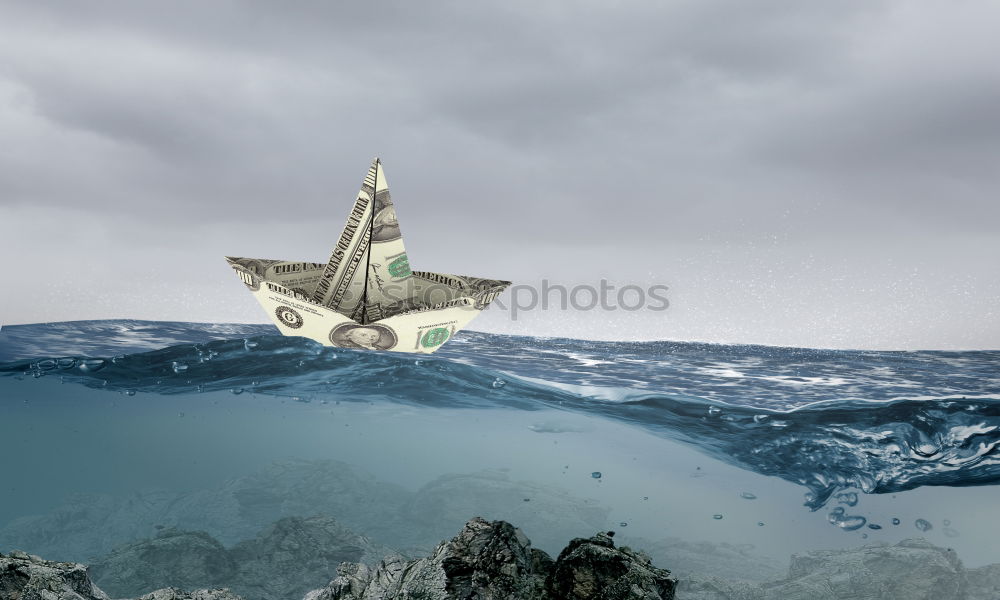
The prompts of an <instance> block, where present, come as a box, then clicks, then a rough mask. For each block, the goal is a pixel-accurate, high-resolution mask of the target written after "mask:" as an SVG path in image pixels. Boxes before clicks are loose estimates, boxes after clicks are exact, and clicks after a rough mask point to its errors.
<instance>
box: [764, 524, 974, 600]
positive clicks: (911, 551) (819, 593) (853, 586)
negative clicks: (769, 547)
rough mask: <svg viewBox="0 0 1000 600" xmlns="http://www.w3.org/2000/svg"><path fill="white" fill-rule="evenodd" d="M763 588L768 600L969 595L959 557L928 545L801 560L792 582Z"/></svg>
mask: <svg viewBox="0 0 1000 600" xmlns="http://www.w3.org/2000/svg"><path fill="white" fill-rule="evenodd" d="M764 587H765V589H766V594H765V597H766V598H781V599H782V600H799V599H801V600H826V599H828V598H829V599H840V598H856V599H857V600H883V599H885V598H906V599H907V600H939V599H940V598H953V599H955V600H958V599H961V598H966V597H967V595H968V586H967V579H966V574H965V570H964V569H963V567H962V562H961V561H960V560H959V559H958V556H957V555H956V554H955V552H954V551H953V550H950V549H946V548H941V547H939V546H935V545H934V544H931V543H930V542H928V541H926V540H924V539H909V540H903V541H901V542H899V543H898V544H895V545H892V546H890V545H888V544H880V545H874V544H873V545H869V546H862V547H861V548H853V549H850V550H823V551H816V552H809V553H806V554H800V555H799V554H797V555H794V556H792V563H791V566H790V567H789V569H788V577H787V578H786V579H785V580H783V581H779V582H776V583H773V584H770V585H767V586H764Z"/></svg>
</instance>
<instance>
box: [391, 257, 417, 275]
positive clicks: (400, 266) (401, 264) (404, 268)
mask: <svg viewBox="0 0 1000 600" xmlns="http://www.w3.org/2000/svg"><path fill="white" fill-rule="evenodd" d="M388 269H389V275H392V276H393V277H395V278H396V279H401V278H403V277H409V276H410V275H413V271H411V270H410V259H408V258H407V257H406V255H405V254H404V255H402V256H400V257H399V258H397V259H396V260H394V261H392V262H391V263H389V267H388Z"/></svg>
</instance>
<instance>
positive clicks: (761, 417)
mask: <svg viewBox="0 0 1000 600" xmlns="http://www.w3.org/2000/svg"><path fill="white" fill-rule="evenodd" d="M770 418H771V417H770V416H769V415H754V416H753V422H754V423H763V422H764V421H766V420H768V419H770Z"/></svg>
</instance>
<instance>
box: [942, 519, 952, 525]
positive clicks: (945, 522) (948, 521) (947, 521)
mask: <svg viewBox="0 0 1000 600" xmlns="http://www.w3.org/2000/svg"><path fill="white" fill-rule="evenodd" d="M941 524H942V525H944V526H945V527H947V526H949V525H951V521H950V520H949V519H945V520H944V521H941Z"/></svg>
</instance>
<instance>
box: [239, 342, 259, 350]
mask: <svg viewBox="0 0 1000 600" xmlns="http://www.w3.org/2000/svg"><path fill="white" fill-rule="evenodd" d="M257 346H260V343H259V342H255V341H253V340H243V347H244V348H246V349H247V350H253V349H254V348H256V347H257Z"/></svg>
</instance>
